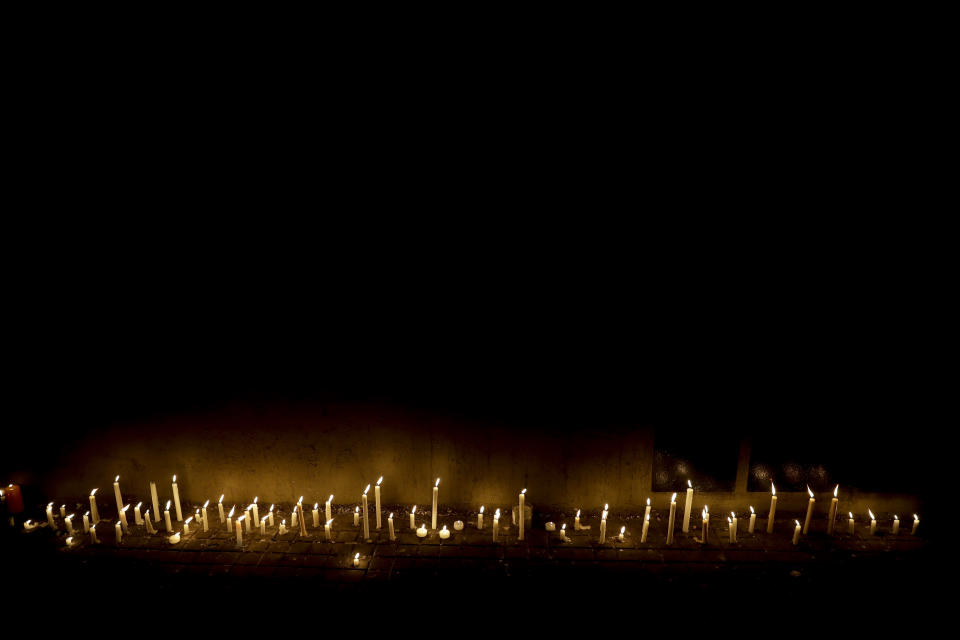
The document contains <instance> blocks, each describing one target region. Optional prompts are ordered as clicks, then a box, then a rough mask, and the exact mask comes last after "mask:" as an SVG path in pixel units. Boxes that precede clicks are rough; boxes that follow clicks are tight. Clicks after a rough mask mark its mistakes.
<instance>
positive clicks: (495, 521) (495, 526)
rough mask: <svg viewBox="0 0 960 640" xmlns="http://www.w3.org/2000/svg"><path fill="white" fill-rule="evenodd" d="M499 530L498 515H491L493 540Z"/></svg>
mask: <svg viewBox="0 0 960 640" xmlns="http://www.w3.org/2000/svg"><path fill="white" fill-rule="evenodd" d="M499 531H500V517H499V516H493V541H494V542H496V541H497V533H498V532H499Z"/></svg>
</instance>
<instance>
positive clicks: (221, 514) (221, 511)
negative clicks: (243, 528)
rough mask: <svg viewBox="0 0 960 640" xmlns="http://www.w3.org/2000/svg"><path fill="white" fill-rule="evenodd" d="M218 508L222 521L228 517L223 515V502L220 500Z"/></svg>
mask: <svg viewBox="0 0 960 640" xmlns="http://www.w3.org/2000/svg"><path fill="white" fill-rule="evenodd" d="M217 508H218V509H219V510H220V522H223V520H224V518H225V517H226V516H225V515H223V503H222V502H218V503H217Z"/></svg>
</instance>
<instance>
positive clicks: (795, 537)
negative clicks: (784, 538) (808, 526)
mask: <svg viewBox="0 0 960 640" xmlns="http://www.w3.org/2000/svg"><path fill="white" fill-rule="evenodd" d="M794 522H796V523H797V528H796V529H794V530H793V544H797V543H798V542H799V541H800V521H799V520H794Z"/></svg>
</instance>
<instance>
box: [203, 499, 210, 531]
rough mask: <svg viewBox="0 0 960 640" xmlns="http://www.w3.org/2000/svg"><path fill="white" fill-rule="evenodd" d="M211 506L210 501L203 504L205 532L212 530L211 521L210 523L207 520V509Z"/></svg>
mask: <svg viewBox="0 0 960 640" xmlns="http://www.w3.org/2000/svg"><path fill="white" fill-rule="evenodd" d="M209 505H210V501H209V500H207V501H206V502H204V503H203V507H202V509H203V530H204V531H209V530H210V521H209V519H208V518H207V507H208V506H209Z"/></svg>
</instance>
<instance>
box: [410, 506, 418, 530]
mask: <svg viewBox="0 0 960 640" xmlns="http://www.w3.org/2000/svg"><path fill="white" fill-rule="evenodd" d="M414 509H416V507H414ZM413 515H414V513H413V511H411V512H410V528H411V529H416V528H417V525H416V523H415V522H414V521H413Z"/></svg>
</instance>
